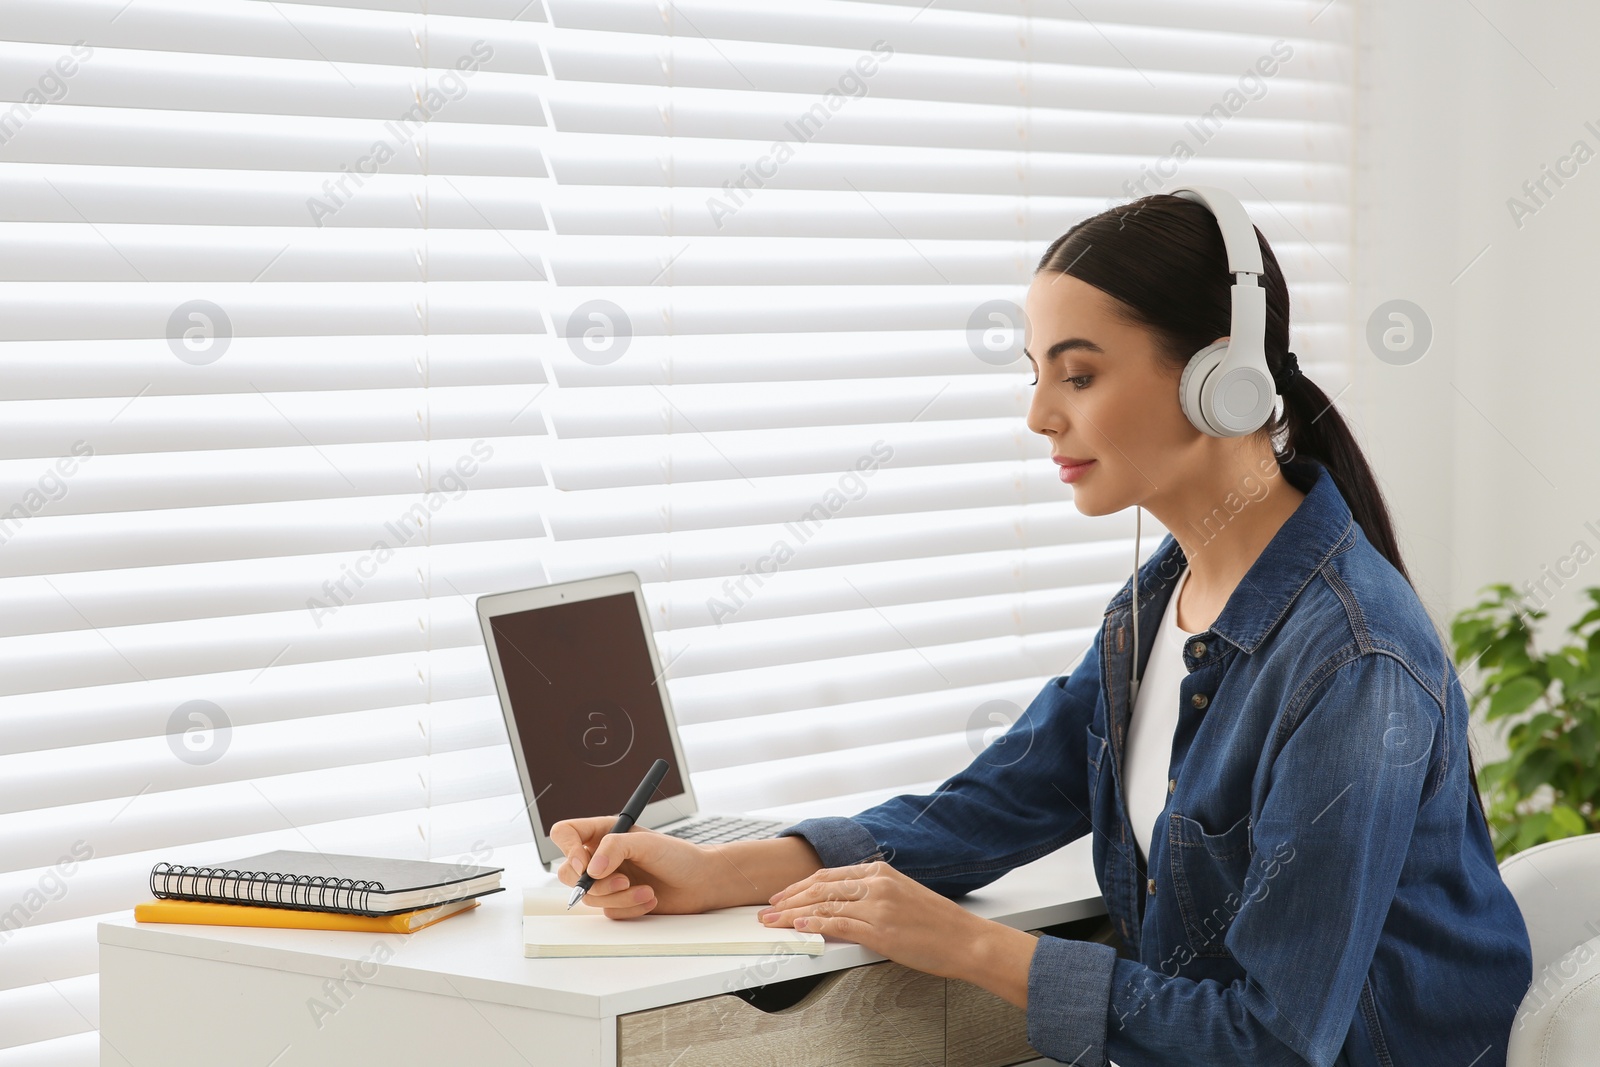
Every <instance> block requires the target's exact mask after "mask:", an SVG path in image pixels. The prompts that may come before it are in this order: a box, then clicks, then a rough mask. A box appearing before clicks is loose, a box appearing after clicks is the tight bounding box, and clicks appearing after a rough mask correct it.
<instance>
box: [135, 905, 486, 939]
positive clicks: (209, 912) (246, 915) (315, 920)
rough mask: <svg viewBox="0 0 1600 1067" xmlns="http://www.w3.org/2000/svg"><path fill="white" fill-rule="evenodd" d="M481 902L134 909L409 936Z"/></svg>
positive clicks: (157, 919)
mask: <svg viewBox="0 0 1600 1067" xmlns="http://www.w3.org/2000/svg"><path fill="white" fill-rule="evenodd" d="M477 906H478V901H477V900H476V899H473V900H454V901H451V902H450V903H449V904H440V905H439V906H438V907H433V908H418V909H416V910H415V911H402V912H398V913H396V914H394V915H346V914H343V913H342V912H336V911H305V910H303V909H300V908H272V907H257V906H256V905H254V904H215V903H211V902H209V901H202V900H170V899H161V898H157V899H155V900H147V901H145V902H144V903H143V904H135V905H134V906H133V917H134V919H135V920H137V921H138V922H142V923H187V924H189V925H193V926H278V927H287V928H290V929H295V930H357V931H361V932H363V933H373V934H381V933H395V934H409V933H412V932H413V931H416V930H420V929H422V928H423V927H424V926H432V925H433V924H434V923H436V922H438V921H439V920H440V919H445V918H449V917H450V916H451V915H454V914H456V913H457V912H460V911H466V910H467V909H468V908H476V907H477Z"/></svg>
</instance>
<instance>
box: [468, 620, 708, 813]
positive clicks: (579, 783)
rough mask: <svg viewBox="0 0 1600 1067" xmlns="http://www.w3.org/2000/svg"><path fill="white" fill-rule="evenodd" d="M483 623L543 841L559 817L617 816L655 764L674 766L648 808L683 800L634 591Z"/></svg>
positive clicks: (670, 740)
mask: <svg viewBox="0 0 1600 1067" xmlns="http://www.w3.org/2000/svg"><path fill="white" fill-rule="evenodd" d="M489 625H490V627H491V629H492V631H493V633H494V643H495V649H496V651H497V652H498V654H499V657H500V672H501V674H502V675H503V676H504V678H505V683H506V699H507V701H508V702H509V703H510V704H511V713H512V716H513V717H514V718H515V719H516V723H517V733H518V735H519V737H520V738H521V741H522V756H523V759H524V761H525V762H526V764H527V768H528V777H529V778H530V779H531V781H532V785H533V792H534V796H535V797H536V798H537V800H538V809H539V819H540V821H541V823H543V826H542V829H543V831H544V833H545V834H546V836H548V835H549V833H550V828H551V827H552V826H554V825H555V824H556V823H558V822H560V821H561V820H562V819H580V818H586V817H589V816H594V815H612V816H614V815H616V814H617V812H619V811H621V810H622V806H623V805H624V804H626V803H627V802H628V798H629V797H631V796H632V795H633V791H634V790H635V789H637V788H638V787H639V782H640V781H641V780H642V779H643V778H644V776H645V772H646V771H648V770H649V769H650V765H651V764H652V763H654V762H655V761H656V760H657V759H658V758H659V759H664V760H666V761H668V763H671V764H672V766H671V767H670V768H669V769H668V771H667V775H666V777H665V778H663V779H662V780H661V785H660V787H659V788H658V789H657V790H656V794H655V796H654V797H652V798H651V802H656V801H660V800H662V799H664V798H668V797H675V796H680V795H682V793H683V782H682V780H681V779H680V778H679V776H678V767H677V764H676V762H675V761H674V760H673V752H672V739H671V738H670V737H669V736H668V735H667V716H666V712H665V710H664V709H663V708H662V706H661V698H660V696H659V694H658V692H657V689H656V684H655V679H654V673H655V672H654V671H653V670H651V667H650V650H649V648H648V647H647V646H646V645H645V634H644V629H643V627H642V625H641V623H640V619H639V609H638V607H637V606H636V605H635V603H634V598H633V594H632V593H616V594H613V595H610V596H601V597H595V598H593V599H591V600H576V601H571V602H567V603H559V604H551V605H549V606H547V607H542V608H535V609H532V610H530V611H519V612H514V613H511V614H508V615H496V616H493V617H491V618H490V619H489ZM663 684H664V683H663ZM684 814H688V812H684Z"/></svg>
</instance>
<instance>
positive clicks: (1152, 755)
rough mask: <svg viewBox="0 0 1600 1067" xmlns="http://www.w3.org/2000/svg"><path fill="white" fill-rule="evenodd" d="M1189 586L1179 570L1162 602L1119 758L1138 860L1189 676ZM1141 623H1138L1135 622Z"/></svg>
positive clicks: (1161, 794)
mask: <svg viewBox="0 0 1600 1067" xmlns="http://www.w3.org/2000/svg"><path fill="white" fill-rule="evenodd" d="M1188 580H1189V568H1188V567H1184V568H1183V573H1182V574H1180V575H1179V576H1178V582H1177V584H1176V585H1175V586H1173V589H1172V596H1171V597H1170V598H1169V599H1168V600H1167V610H1166V612H1165V613H1164V614H1163V615H1162V616H1161V623H1160V625H1159V626H1158V628H1157V629H1156V633H1155V639H1154V641H1153V642H1152V644H1151V646H1150V658H1149V660H1148V661H1146V663H1145V667H1144V675H1143V676H1142V677H1141V678H1140V679H1139V696H1138V698H1137V699H1136V700H1135V701H1134V707H1133V718H1132V721H1130V722H1129V723H1128V749H1127V752H1126V753H1125V754H1124V756H1123V773H1122V785H1123V792H1124V793H1125V794H1126V798H1127V802H1128V820H1129V821H1130V822H1132V823H1133V836H1134V840H1135V841H1136V842H1137V843H1138V845H1139V853H1140V855H1141V857H1142V858H1143V859H1144V860H1145V861H1146V862H1148V861H1149V858H1150V835H1151V833H1152V832H1153V831H1154V829H1155V824H1156V822H1157V821H1158V820H1159V819H1160V818H1161V813H1162V811H1164V810H1165V809H1166V806H1167V767H1168V765H1169V764H1170V763H1171V762H1172V735H1173V734H1175V733H1176V732H1177V730H1178V683H1179V682H1181V681H1182V680H1183V678H1184V677H1185V676H1186V675H1187V674H1188V673H1189V671H1188V668H1186V667H1185V666H1184V663H1183V648H1184V645H1186V644H1188V643H1189V639H1190V638H1192V637H1194V636H1195V635H1194V634H1191V633H1186V632H1184V631H1183V630H1180V629H1179V628H1178V594H1179V593H1181V592H1183V586H1184V583H1186V582H1187V581H1188ZM1141 621H1142V620H1141Z"/></svg>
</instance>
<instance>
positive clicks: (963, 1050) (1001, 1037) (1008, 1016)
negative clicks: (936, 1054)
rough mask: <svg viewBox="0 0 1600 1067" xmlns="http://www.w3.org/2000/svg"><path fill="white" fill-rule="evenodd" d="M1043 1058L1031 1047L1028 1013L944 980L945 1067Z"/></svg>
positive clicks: (1002, 1066) (997, 1065)
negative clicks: (1029, 1042)
mask: <svg viewBox="0 0 1600 1067" xmlns="http://www.w3.org/2000/svg"><path fill="white" fill-rule="evenodd" d="M1030 932H1031V931H1030ZM1041 1055H1042V1054H1041V1053H1038V1052H1035V1051H1034V1049H1033V1046H1032V1045H1030V1044H1028V1013H1027V1012H1025V1011H1023V1010H1022V1009H1021V1008H1019V1007H1017V1006H1016V1005H1015V1004H1013V1003H1011V1002H1010V1001H1009V1000H1004V999H1002V998H1000V997H997V996H995V995H994V994H993V993H991V992H989V991H988V990H987V989H984V988H983V987H982V986H975V985H973V984H972V983H971V982H963V981H961V980H960V979H959V978H949V979H946V980H945V984H944V1063H945V1067H1006V1065H1007V1064H1012V1063H1030V1062H1032V1061H1033V1060H1036V1059H1039V1058H1040V1056H1041Z"/></svg>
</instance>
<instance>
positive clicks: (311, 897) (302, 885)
mask: <svg viewBox="0 0 1600 1067" xmlns="http://www.w3.org/2000/svg"><path fill="white" fill-rule="evenodd" d="M504 870H505V868H504V867H479V866H476V865H475V864H471V863H459V864H458V863H442V862H439V861H437V860H405V859H389V858H386V857H382V856H347V855H341V854H338V853H324V852H296V851H292V850H283V849H280V850H279V851H277V852H264V853H262V854H260V855H258V856H246V857H245V858H244V859H238V860H232V861H230V862H228V863H224V864H221V865H219V866H216V867H191V866H184V865H181V864H173V863H165V862H163V863H157V864H156V865H155V867H153V868H152V869H151V871H150V892H151V893H153V894H154V895H155V896H157V897H169V898H172V899H177V900H205V901H215V902H218V903H223V904H269V905H272V906H274V907H284V908H301V909H304V910H308V911H338V912H345V913H347V914H351V915H393V914H395V913H397V912H401V911H411V910H413V909H414V908H418V907H428V906H433V905H438V904H445V903H449V902H450V901H453V900H466V899H470V898H472V897H478V896H484V895H486V894H488V893H498V892H500V891H501V890H502V889H503V888H504V887H503V886H495V887H493V888H479V889H478V890H477V891H475V892H467V891H461V892H457V891H454V890H453V889H452V887H457V888H459V889H462V890H464V889H465V883H468V882H471V881H473V880H474V879H478V878H481V877H482V876H484V875H489V874H496V875H497V874H499V873H501V872H502V871H504ZM418 892H422V893H424V894H425V897H426V899H425V900H421V901H417V902H413V903H407V904H405V905H403V906H396V905H395V903H394V901H395V898H396V897H398V896H399V895H400V894H404V893H418Z"/></svg>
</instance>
